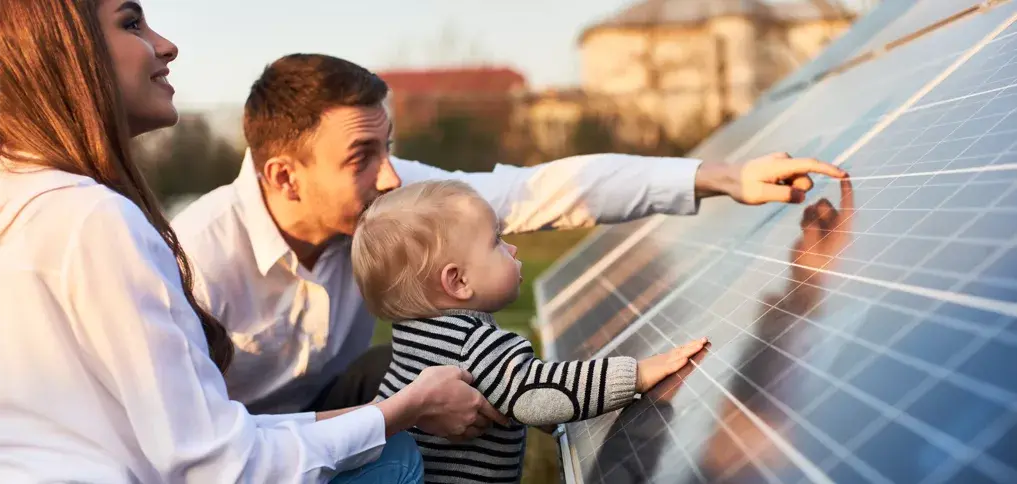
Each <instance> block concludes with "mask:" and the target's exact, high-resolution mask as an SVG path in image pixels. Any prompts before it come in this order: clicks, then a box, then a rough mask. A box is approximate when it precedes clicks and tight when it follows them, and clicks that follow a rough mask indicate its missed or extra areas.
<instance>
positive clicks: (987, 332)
mask: <svg viewBox="0 0 1017 484" xmlns="http://www.w3.org/2000/svg"><path fill="white" fill-rule="evenodd" d="M781 248H783V247H781ZM741 255H744V256H747V257H752V258H762V259H764V260H768V261H771V262H775V263H779V264H786V265H788V266H795V267H800V268H805V269H810V270H813V269H812V268H810V267H807V266H802V265H800V264H794V263H788V262H786V261H781V260H778V259H773V258H767V257H765V256H759V255H757V254H752V253H748V252H744V251H742V253H741ZM985 264H986V265H988V264H991V260H990V261H987V262H985ZM747 270H753V269H752V268H751V267H749V268H747ZM827 273H829V274H833V275H840V274H839V273H837V272H833V271H828V272H827ZM767 275H770V276H772V277H773V278H774V279H777V278H782V276H781V275H779V274H769V273H767ZM784 280H786V281H789V282H794V281H793V280H791V279H787V278H784ZM814 287H817V288H818V286H814ZM831 291H835V290H831ZM789 294H790V293H789ZM743 295H745V294H743ZM843 295H844V296H846V297H850V298H853V299H857V300H860V301H864V302H867V303H869V304H872V305H877V304H880V303H879V302H878V301H874V300H870V299H867V298H864V297H861V296H856V295H853V294H843ZM785 297H787V296H785ZM893 307H894V308H895V309H899V310H901V311H906V312H912V311H914V310H913V309H912V308H908V307H904V306H893ZM914 312H915V314H917V315H921V316H923V317H925V318H926V319H929V320H931V319H932V318H930V317H929V316H930V315H929V313H930V312H931V310H930V311H925V312H917V311H914ZM649 316H651V315H649V314H648V315H647V317H649ZM663 317H665V318H667V316H666V315H664V316H663ZM760 317H761V316H760ZM757 321H758V319H757ZM755 322H756V321H753V322H752V323H750V325H751V324H754V323H755ZM936 324H942V323H941V322H938V321H937V322H936ZM650 326H651V327H653V328H654V329H655V330H656V331H659V329H658V328H656V327H655V326H653V324H652V321H651V322H650ZM951 327H953V328H956V329H960V330H964V331H968V332H971V333H973V334H974V335H976V336H980V337H985V338H997V339H1003V340H1006V341H1009V342H1012V343H1014V344H1017V335H1015V334H1013V333H1010V332H1008V331H1005V328H1001V329H1000V330H997V331H993V330H991V329H988V328H984V327H980V326H971V325H966V324H963V322H959V323H957V324H954V325H952V326H951ZM838 333H839V334H841V335H842V336H844V337H845V338H848V339H854V340H855V341H856V342H860V343H862V344H866V345H871V343H868V342H867V341H865V340H859V339H855V338H852V337H850V335H849V334H848V333H843V332H840V331H838ZM872 348H874V349H878V350H880V351H882V348H877V347H875V346H874V345H873V346H872ZM612 350H613V349H612ZM609 353H610V352H609V351H608V352H604V351H601V352H600V353H598V355H597V357H598V358H603V357H606V356H608V354H609ZM898 358H900V359H901V360H902V361H903V362H907V363H909V364H911V365H913V366H915V367H916V368H919V369H922V370H924V371H927V372H930V374H933V375H935V374H937V373H936V370H937V368H936V367H933V366H930V365H928V364H927V363H924V362H922V361H921V360H918V359H915V358H913V357H910V356H907V355H900V356H898ZM965 383H966V384H967V386H968V388H969V389H971V390H972V391H976V392H979V391H981V390H984V389H979V387H977V386H971V382H968V381H966V382H965ZM975 383H977V382H975ZM997 391H1002V390H1001V389H997ZM986 395H990V394H986ZM996 398H998V399H999V401H1000V402H1001V403H1006V402H1010V401H1011V399H1013V398H1017V394H1010V393H1006V394H1004V395H1002V396H997V397H996ZM1014 409H1015V410H1017V404H1015V406H1014Z"/></svg>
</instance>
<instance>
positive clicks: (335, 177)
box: [298, 106, 402, 235]
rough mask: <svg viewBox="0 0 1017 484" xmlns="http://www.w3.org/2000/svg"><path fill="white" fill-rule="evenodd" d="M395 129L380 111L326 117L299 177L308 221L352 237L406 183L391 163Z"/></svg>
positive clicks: (350, 110) (342, 110) (344, 111)
mask: <svg viewBox="0 0 1017 484" xmlns="http://www.w3.org/2000/svg"><path fill="white" fill-rule="evenodd" d="M391 135H392V123H391V122H390V121H389V118H388V114H387V113H386V112H385V109H384V108H382V107H381V106H377V107H349V106H342V107H338V108H334V109H331V110H329V111H326V112H325V114H324V115H323V116H322V118H321V123H320V124H319V126H318V131H317V133H316V135H315V136H314V138H313V139H312V140H311V142H310V154H311V157H312V159H311V160H309V161H310V163H307V164H305V165H303V166H302V167H301V168H299V169H298V171H302V172H303V173H300V175H302V176H301V177H300V178H302V179H303V180H302V181H301V186H302V187H303V189H302V190H301V191H302V192H303V193H302V194H301V201H302V203H303V205H304V207H305V209H306V211H307V214H308V219H309V220H308V221H309V222H312V223H314V224H315V225H318V226H319V228H320V229H321V230H324V231H326V232H328V233H330V234H331V235H338V234H347V235H351V234H353V230H354V228H355V227H356V223H357V219H358V218H359V217H360V214H361V213H363V211H364V210H365V209H366V208H367V207H368V205H370V204H371V202H373V201H374V199H375V198H378V196H379V195H381V194H382V193H384V192H387V191H389V190H392V189H395V188H398V187H399V185H400V184H401V183H402V181H401V180H400V179H399V177H398V176H397V175H396V173H395V170H394V169H393V168H392V164H391V163H390V162H389V158H388V156H389V145H390V143H389V139H390V136H391Z"/></svg>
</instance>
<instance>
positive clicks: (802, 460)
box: [651, 325, 833, 484]
mask: <svg viewBox="0 0 1017 484" xmlns="http://www.w3.org/2000/svg"><path fill="white" fill-rule="evenodd" d="M651 327H652V328H653V329H654V330H655V331H656V332H657V334H659V335H660V337H661V338H663V339H664V340H665V341H667V342H668V343H669V344H671V345H673V346H677V345H678V343H677V342H675V341H674V340H672V339H671V338H670V337H669V336H668V335H667V334H666V333H664V332H663V331H661V330H660V329H659V328H657V327H656V326H654V325H651ZM687 336H688V337H690V338H693V337H694V336H692V335H687ZM689 362H690V364H692V365H694V366H695V367H696V369H697V370H699V367H700V365H699V364H698V363H695V362H694V361H692V360H689ZM735 371H737V370H735ZM701 373H702V374H703V375H705V376H706V378H707V379H708V380H709V381H710V383H711V384H713V385H715V386H716V387H717V388H719V389H720V391H721V392H722V393H723V394H724V396H725V397H727V398H728V400H729V401H730V402H731V403H732V404H733V405H734V406H735V407H736V408H737V409H738V410H739V411H741V412H742V413H743V414H745V416H746V417H748V418H749V420H751V421H752V423H753V424H755V425H756V426H757V428H759V430H760V431H762V432H763V433H764V434H765V435H766V436H767V437H768V438H770V440H771V441H772V442H773V443H774V444H775V445H776V446H777V447H778V448H779V449H780V450H781V451H782V452H784V455H786V456H787V457H788V459H790V460H791V462H793V463H794V464H795V465H797V466H798V468H799V469H801V470H802V472H804V473H805V475H806V476H808V477H809V479H810V480H811V482H815V483H830V484H832V483H833V481H832V480H830V478H829V477H828V476H827V475H826V474H825V473H824V472H823V471H822V470H821V469H820V468H819V467H818V466H816V464H815V463H813V462H812V461H810V460H809V459H808V458H807V457H805V456H804V455H802V454H801V453H800V452H799V451H798V449H796V448H795V447H794V446H793V445H791V444H790V443H789V442H787V440H785V439H784V437H783V436H781V435H779V434H778V433H777V432H776V431H775V430H774V429H773V428H771V427H770V426H769V425H767V424H766V422H764V421H763V419H761V418H760V417H759V416H758V415H756V413H755V412H753V411H752V410H751V409H749V408H748V407H746V406H745V404H744V403H742V402H741V401H740V400H738V398H736V397H735V396H734V395H733V394H732V393H731V392H730V391H729V390H728V389H727V387H726V386H725V385H723V384H721V383H720V382H718V381H717V380H715V379H714V378H713V377H712V376H710V375H709V374H708V373H706V372H701ZM688 388H689V389H690V390H692V391H693V392H695V390H694V389H693V388H692V387H691V386H690V387H688ZM695 393H697V394H698V392H695ZM707 410H708V411H709V412H710V413H711V414H712V415H713V416H714V418H715V419H716V420H717V421H718V423H719V424H720V425H722V426H724V428H725V429H726V430H727V431H728V432H729V433H730V434H731V435H732V437H734V436H735V434H734V433H733V432H732V431H731V430H730V428H728V427H727V425H726V424H725V423H724V421H723V419H721V418H720V417H719V416H718V415H717V414H715V413H714V412H713V410H712V409H710V408H709V407H707ZM740 447H741V450H742V451H743V452H744V453H745V454H746V455H750V454H751V453H750V452H749V451H748V450H747V449H745V448H744V444H741V445H740ZM754 464H755V465H756V466H757V468H759V469H760V471H764V472H765V474H766V475H767V476H768V477H772V478H773V479H774V480H776V476H773V475H772V471H771V470H769V469H767V468H766V467H764V466H760V465H759V464H758V463H755V462H754ZM771 482H772V481H771Z"/></svg>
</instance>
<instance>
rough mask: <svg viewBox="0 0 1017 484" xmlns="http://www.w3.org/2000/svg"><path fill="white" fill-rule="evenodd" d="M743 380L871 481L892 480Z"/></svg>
mask: <svg viewBox="0 0 1017 484" xmlns="http://www.w3.org/2000/svg"><path fill="white" fill-rule="evenodd" d="M760 302H762V301H760ZM704 309H706V308H704ZM718 317H719V318H720V320H726V318H724V317H723V316H719V315H718ZM654 329H655V330H656V331H657V332H658V333H661V334H663V332H662V331H660V330H659V329H657V328H656V327H654ZM787 330H788V331H790V330H791V328H790V327H789V328H788V329H787ZM744 334H748V335H750V336H752V334H751V333H748V332H744ZM688 336H691V335H688ZM764 351H765V349H764ZM792 358H794V357H793V355H792ZM717 360H718V361H721V362H722V363H724V364H725V365H727V367H728V368H730V369H731V370H732V371H733V372H734V373H736V374H738V375H739V376H742V377H743V378H744V375H743V374H741V373H740V372H739V371H738V367H736V366H735V365H732V364H731V363H730V362H728V361H726V360H724V359H723V358H717ZM751 360H752V357H747V358H745V359H744V361H751ZM745 381H746V382H747V383H748V384H749V385H751V386H752V387H753V388H754V389H755V390H756V391H757V392H758V393H757V394H758V395H762V396H764V397H765V398H767V399H768V400H770V402H771V403H772V404H773V405H775V406H776V407H777V408H778V409H779V410H780V411H782V412H784V414H785V415H787V416H788V417H790V418H791V419H792V420H793V421H794V423H795V424H797V425H799V426H801V427H802V428H804V429H805V430H806V431H807V432H809V433H810V434H812V436H813V437H815V438H816V439H817V440H819V441H820V442H821V443H823V445H826V446H827V448H828V449H829V450H831V451H832V452H834V454H835V455H837V456H839V457H841V458H842V459H843V461H844V462H847V463H848V464H849V465H851V466H852V467H854V468H855V469H856V470H857V471H858V472H859V473H860V474H862V475H864V476H866V477H867V478H869V479H870V480H871V481H872V482H883V483H891V482H892V481H890V480H888V479H886V477H884V476H882V475H881V474H879V472H877V471H876V470H875V469H872V468H871V467H869V466H868V465H866V464H865V463H864V462H862V461H860V460H858V459H857V458H855V457H854V456H853V455H851V453H850V451H848V450H847V449H845V448H844V447H843V446H841V444H840V443H838V442H837V441H836V440H834V439H832V438H831V437H830V436H828V435H826V434H825V433H824V432H823V431H822V430H819V429H818V428H817V427H815V426H814V425H812V424H811V423H810V422H809V421H808V420H806V419H805V418H804V417H802V414H800V413H798V412H795V411H794V410H793V409H791V408H790V407H788V406H787V405H786V404H784V402H782V401H780V400H779V399H778V398H776V397H774V396H773V395H772V394H770V393H769V392H768V391H766V389H764V388H762V387H760V386H759V385H757V384H756V383H755V382H753V381H751V380H749V379H747V378H746V379H745ZM721 477H722V478H723V477H724V476H721ZM808 482H811V481H808Z"/></svg>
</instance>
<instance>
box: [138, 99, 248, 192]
mask: <svg viewBox="0 0 1017 484" xmlns="http://www.w3.org/2000/svg"><path fill="white" fill-rule="evenodd" d="M136 143H137V144H136V146H135V149H134V154H135V158H136V160H137V162H138V163H139V164H140V165H141V167H142V170H143V171H144V172H145V176H146V179H147V180H148V182H149V184H150V185H151V186H152V190H153V191H155V193H156V195H157V196H158V197H159V200H160V201H162V202H163V203H166V202H167V201H169V200H172V199H173V198H175V197H178V196H181V195H200V194H204V193H206V192H209V191H211V190H213V189H215V188H217V187H219V186H222V185H226V184H229V183H231V182H232V181H233V180H234V179H235V178H236V176H237V173H239V171H240V163H241V162H242V161H243V158H244V152H243V150H241V149H240V148H239V147H236V146H234V145H233V144H231V143H230V142H229V141H227V140H226V139H225V138H223V137H222V136H219V135H217V134H216V133H214V132H213V131H212V129H211V128H210V127H209V125H208V122H207V121H206V120H205V118H204V117H201V116H185V117H181V119H180V122H178V123H177V125H176V126H174V127H172V128H169V129H167V130H163V131H159V132H156V133H153V134H152V135H148V136H146V137H142V138H139V139H138V141H137V142H136Z"/></svg>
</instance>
